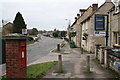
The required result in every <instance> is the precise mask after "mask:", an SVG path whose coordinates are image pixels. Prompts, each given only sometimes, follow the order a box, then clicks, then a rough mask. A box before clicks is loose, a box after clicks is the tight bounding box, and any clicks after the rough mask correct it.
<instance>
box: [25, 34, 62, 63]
mask: <svg viewBox="0 0 120 80" xmlns="http://www.w3.org/2000/svg"><path fill="white" fill-rule="evenodd" d="M41 38H42V40H39V42H37V43H35V44H32V45H29V46H27V56H28V57H27V58H28V59H27V64H30V63H32V62H34V61H36V60H38V59H40V58H41V57H44V56H46V55H47V54H49V52H50V51H51V50H52V49H53V48H55V47H56V46H57V44H58V43H61V42H62V40H60V39H54V38H49V37H45V36H41Z"/></svg>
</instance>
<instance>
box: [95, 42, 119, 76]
mask: <svg viewBox="0 0 120 80" xmlns="http://www.w3.org/2000/svg"><path fill="white" fill-rule="evenodd" d="M95 58H96V59H98V60H99V62H100V64H101V65H103V66H104V67H105V68H111V69H113V70H115V71H117V72H118V73H119V74H120V54H117V53H115V52H113V49H112V48H110V47H103V46H101V45H99V44H97V45H96V49H95ZM117 61H119V64H118V63H117Z"/></svg>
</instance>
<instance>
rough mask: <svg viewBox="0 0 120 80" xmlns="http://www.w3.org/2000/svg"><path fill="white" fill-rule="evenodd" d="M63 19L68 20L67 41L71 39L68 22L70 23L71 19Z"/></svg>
mask: <svg viewBox="0 0 120 80" xmlns="http://www.w3.org/2000/svg"><path fill="white" fill-rule="evenodd" d="M65 20H66V21H68V28H67V37H68V39H69V41H71V37H70V24H71V20H70V19H65Z"/></svg>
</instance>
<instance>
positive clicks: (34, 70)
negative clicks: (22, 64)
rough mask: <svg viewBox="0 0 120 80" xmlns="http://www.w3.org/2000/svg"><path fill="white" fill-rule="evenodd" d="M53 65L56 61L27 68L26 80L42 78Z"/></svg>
mask: <svg viewBox="0 0 120 80" xmlns="http://www.w3.org/2000/svg"><path fill="white" fill-rule="evenodd" d="M55 64H57V61H53V62H46V63H41V64H35V65H31V66H28V68H27V78H34V79H37V78H42V77H43V76H44V75H45V74H46V73H47V71H48V70H49V69H50V68H52V67H53V66H54V65H55Z"/></svg>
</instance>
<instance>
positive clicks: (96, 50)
mask: <svg viewBox="0 0 120 80" xmlns="http://www.w3.org/2000/svg"><path fill="white" fill-rule="evenodd" d="M100 46H101V44H96V45H95V58H96V59H97V58H98V49H99V47H100Z"/></svg>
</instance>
